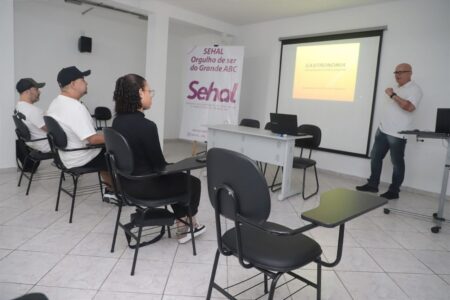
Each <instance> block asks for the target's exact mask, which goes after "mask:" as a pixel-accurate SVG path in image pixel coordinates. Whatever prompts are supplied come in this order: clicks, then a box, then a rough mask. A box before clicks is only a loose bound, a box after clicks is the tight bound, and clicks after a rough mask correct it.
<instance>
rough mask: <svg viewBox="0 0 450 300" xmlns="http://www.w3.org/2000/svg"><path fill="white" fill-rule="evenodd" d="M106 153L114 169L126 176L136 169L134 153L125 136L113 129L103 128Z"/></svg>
mask: <svg viewBox="0 0 450 300" xmlns="http://www.w3.org/2000/svg"><path fill="white" fill-rule="evenodd" d="M103 134H104V135H105V146H106V153H107V155H108V156H109V158H110V159H112V160H111V164H112V167H114V168H116V169H117V171H119V172H121V173H124V174H131V173H132V172H133V168H134V160H133V152H132V151H131V148H130V145H128V142H127V140H126V139H125V137H124V136H123V135H121V134H120V133H119V132H117V131H116V130H114V129H112V128H103Z"/></svg>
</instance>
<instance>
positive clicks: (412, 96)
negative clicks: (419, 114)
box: [379, 81, 422, 138]
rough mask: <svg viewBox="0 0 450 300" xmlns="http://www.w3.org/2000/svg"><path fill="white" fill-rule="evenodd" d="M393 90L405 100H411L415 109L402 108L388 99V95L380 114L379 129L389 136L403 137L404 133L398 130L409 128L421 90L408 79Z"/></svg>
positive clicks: (420, 97) (420, 96)
mask: <svg viewBox="0 0 450 300" xmlns="http://www.w3.org/2000/svg"><path fill="white" fill-rule="evenodd" d="M394 92H395V93H396V94H397V95H398V96H399V97H400V98H403V99H405V100H408V101H409V102H411V103H412V104H413V105H414V106H415V107H416V109H415V110H414V111H412V112H408V111H406V110H403V109H402V108H401V107H400V106H399V105H398V104H397V102H395V101H394V100H393V99H390V98H389V96H388V95H386V97H387V101H386V102H385V104H384V110H383V114H382V115H381V123H380V127H379V128H380V130H381V131H382V132H384V133H386V134H389V135H391V136H395V137H398V138H405V137H404V135H402V134H399V133H398V132H399V131H402V130H408V129H411V128H410V126H411V122H412V120H413V117H414V113H415V112H416V110H417V107H418V106H419V103H420V100H421V99H422V90H421V89H420V87H419V86H418V85H417V84H416V83H415V82H414V81H409V82H407V83H405V84H404V85H402V86H401V87H396V88H394Z"/></svg>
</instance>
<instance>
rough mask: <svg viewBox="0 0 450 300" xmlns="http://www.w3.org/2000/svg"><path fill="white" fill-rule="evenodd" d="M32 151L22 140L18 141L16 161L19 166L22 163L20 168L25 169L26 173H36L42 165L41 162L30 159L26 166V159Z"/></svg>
mask: <svg viewBox="0 0 450 300" xmlns="http://www.w3.org/2000/svg"><path fill="white" fill-rule="evenodd" d="M31 151H32V150H31V149H30V147H28V146H27V145H26V144H25V142H24V141H22V140H20V139H17V140H16V159H17V163H18V164H19V162H20V165H19V168H20V169H23V171H24V172H32V173H34V172H36V170H37V168H38V167H39V165H40V163H41V162H40V161H39V160H38V161H34V160H32V159H29V158H28V159H27V162H26V164H24V163H25V158H26V157H27V156H28V155H29V154H30V152H31ZM33 167H34V169H33Z"/></svg>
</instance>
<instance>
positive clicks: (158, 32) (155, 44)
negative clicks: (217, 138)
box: [145, 14, 169, 147]
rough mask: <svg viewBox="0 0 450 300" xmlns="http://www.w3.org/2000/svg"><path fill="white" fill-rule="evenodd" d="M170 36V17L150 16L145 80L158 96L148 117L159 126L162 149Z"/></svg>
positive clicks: (147, 113) (148, 112)
mask: <svg viewBox="0 0 450 300" xmlns="http://www.w3.org/2000/svg"><path fill="white" fill-rule="evenodd" d="M168 35H169V17H168V16H167V15H163V14H149V16H148V24H147V61H146V66H145V78H146V79H147V81H148V83H149V84H150V88H151V89H154V90H155V92H156V94H155V97H154V98H153V105H152V108H151V109H150V110H148V111H146V117H147V118H149V119H151V120H152V121H153V122H155V123H156V125H157V126H158V134H159V139H160V142H161V147H162V146H163V138H164V111H165V102H166V74H167V43H168Z"/></svg>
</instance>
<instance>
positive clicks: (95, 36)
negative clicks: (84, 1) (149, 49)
mask: <svg viewBox="0 0 450 300" xmlns="http://www.w3.org/2000/svg"><path fill="white" fill-rule="evenodd" d="M87 8H88V7H87V6H78V5H73V4H68V3H64V2H62V1H61V3H54V2H47V1H15V2H14V13H15V21H14V23H15V30H14V34H15V57H16V59H15V70H16V80H18V79H19V78H22V77H33V78H35V79H36V80H38V81H45V82H46V83H47V85H46V86H45V87H44V88H43V89H42V93H41V101H40V102H39V103H38V105H39V106H40V107H42V108H43V109H44V110H45V109H46V108H47V107H48V105H49V104H50V102H51V100H53V98H55V97H56V95H57V94H58V92H59V88H58V85H57V82H56V76H57V74H58V72H59V70H61V68H63V67H67V66H71V65H75V66H77V67H78V68H79V69H81V70H87V69H91V70H92V73H91V75H89V76H88V77H86V80H87V82H88V94H87V95H86V96H84V97H83V98H82V100H83V102H85V103H86V105H87V106H88V108H89V109H90V111H91V112H93V110H94V108H95V107H96V106H107V107H110V108H111V110H112V111H113V107H114V104H113V101H112V94H113V91H114V86H115V81H116V79H117V78H118V77H119V76H122V75H124V74H127V73H138V74H140V75H145V57H146V56H145V54H146V52H145V51H146V39H147V36H146V32H147V22H146V21H145V20H140V19H138V18H137V17H134V16H131V15H126V14H123V13H116V12H111V11H109V10H105V9H101V8H94V9H93V10H91V11H90V12H89V13H87V14H85V15H82V14H81V11H84V10H86V9H87ZM80 35H86V36H89V37H91V38H92V53H80V52H79V51H78V38H79V36H80ZM16 98H18V94H17V93H16Z"/></svg>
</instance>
